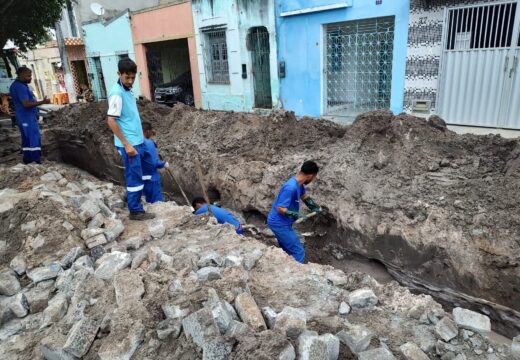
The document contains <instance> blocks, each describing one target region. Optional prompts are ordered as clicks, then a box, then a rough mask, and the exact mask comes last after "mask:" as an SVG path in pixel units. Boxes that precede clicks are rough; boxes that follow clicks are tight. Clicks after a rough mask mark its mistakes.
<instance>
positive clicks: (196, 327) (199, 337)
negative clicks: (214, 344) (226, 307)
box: [182, 308, 220, 348]
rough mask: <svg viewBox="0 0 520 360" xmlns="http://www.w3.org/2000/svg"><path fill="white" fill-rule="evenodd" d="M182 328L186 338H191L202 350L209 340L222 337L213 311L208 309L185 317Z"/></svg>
mask: <svg viewBox="0 0 520 360" xmlns="http://www.w3.org/2000/svg"><path fill="white" fill-rule="evenodd" d="M182 328H183V330H184V333H185V334H186V337H188V338H191V339H192V340H193V342H194V343H195V344H197V346H199V347H201V348H202V347H203V346H204V344H205V343H206V341H208V339H210V338H213V337H215V336H219V335H220V331H219V329H218V326H217V324H216V323H215V321H214V320H213V314H212V313H211V310H209V309H206V308H203V309H201V310H199V311H197V312H195V313H193V314H191V315H189V316H187V317H185V318H184V319H183V320H182Z"/></svg>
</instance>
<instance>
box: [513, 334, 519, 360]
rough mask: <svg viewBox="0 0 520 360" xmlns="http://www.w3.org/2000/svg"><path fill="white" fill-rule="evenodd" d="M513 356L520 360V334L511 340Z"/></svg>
mask: <svg viewBox="0 0 520 360" xmlns="http://www.w3.org/2000/svg"><path fill="white" fill-rule="evenodd" d="M511 356H512V357H513V358H514V359H517V360H520V335H519V336H517V337H515V338H513V341H512V342H511Z"/></svg>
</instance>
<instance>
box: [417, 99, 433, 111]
mask: <svg viewBox="0 0 520 360" xmlns="http://www.w3.org/2000/svg"><path fill="white" fill-rule="evenodd" d="M431 107H432V102H431V100H419V99H414V100H413V104H412V112H420V113H429V112H430V110H431Z"/></svg>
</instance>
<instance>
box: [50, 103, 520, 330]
mask: <svg viewBox="0 0 520 360" xmlns="http://www.w3.org/2000/svg"><path fill="white" fill-rule="evenodd" d="M105 106H106V104H103V103H98V104H89V105H80V106H73V107H69V108H67V109H64V110H62V111H61V112H57V113H56V114H55V116H54V118H53V119H51V121H50V128H49V130H48V131H49V132H48V134H47V142H48V143H49V144H50V145H49V148H50V149H51V155H52V156H54V157H55V158H56V159H59V158H60V157H61V160H64V161H66V162H70V163H72V164H75V165H77V166H80V167H82V168H83V169H86V170H88V171H90V172H92V173H94V174H96V175H97V176H102V177H104V178H106V179H116V178H117V179H121V173H120V168H118V167H117V164H118V161H119V160H118V159H117V155H116V154H115V151H114V148H113V146H112V144H111V142H112V140H111V139H112V138H111V135H110V133H109V131H108V129H107V128H106V126H105V122H104V119H103V118H104V107H105ZM139 107H140V110H141V114H142V119H143V121H144V120H146V121H150V122H151V123H152V124H153V126H154V128H155V131H156V135H155V140H156V142H157V144H158V147H159V151H160V153H161V154H162V156H163V157H164V158H165V159H167V160H168V161H169V162H170V163H172V164H173V166H174V167H173V171H174V172H175V173H176V175H177V177H178V178H179V180H180V182H181V184H182V186H183V187H184V188H185V190H186V191H187V192H188V193H189V194H190V195H195V194H199V193H200V189H199V186H198V183H197V181H194V179H196V174H195V170H194V166H193V159H194V158H199V159H200V160H201V163H202V165H203V168H204V169H203V171H204V173H205V176H206V178H207V182H208V186H209V192H210V194H211V195H212V197H213V198H214V199H219V200H221V202H222V203H223V204H224V205H225V206H228V207H231V208H233V209H235V210H237V211H241V212H243V213H244V214H245V215H246V217H247V216H250V219H252V217H251V216H253V215H254V216H253V217H255V218H257V219H259V218H260V219H261V218H262V217H265V216H266V215H267V213H268V211H269V210H270V206H271V204H272V201H273V199H274V196H275V195H276V191H277V189H278V188H279V187H280V185H281V184H282V183H283V182H284V181H285V180H286V179H287V178H289V177H290V176H291V175H292V174H294V173H295V172H296V171H297V169H298V167H299V165H300V164H301V163H302V162H303V161H304V160H307V159H313V160H315V161H317V162H318V164H319V165H320V166H321V169H322V170H321V171H320V174H319V177H318V179H317V180H316V181H315V182H314V183H313V184H312V185H311V186H310V187H309V192H310V193H311V194H312V195H313V196H314V197H315V198H316V200H317V202H318V203H319V204H321V205H323V206H324V207H326V209H327V212H326V215H324V216H322V217H320V218H317V219H316V220H314V222H313V223H312V224H309V225H306V226H307V227H308V228H307V227H304V230H309V229H312V230H316V233H317V234H319V235H321V237H319V239H320V240H319V242H315V241H308V242H307V244H306V246H307V249H308V252H309V257H310V258H311V259H312V260H313V261H320V262H326V261H327V257H328V256H329V257H330V256H332V255H333V254H338V253H341V252H344V253H346V252H354V253H357V254H361V255H363V256H366V257H368V258H371V259H377V260H378V261H381V262H382V263H384V264H385V266H387V267H388V269H389V270H390V271H392V273H393V275H394V276H395V277H396V278H397V279H399V281H401V282H402V283H404V284H407V285H409V286H412V287H414V288H416V289H419V290H420V291H424V292H429V293H432V294H433V295H435V296H437V298H439V299H443V300H446V301H448V302H449V303H451V304H456V303H463V304H465V305H467V306H470V307H471V306H472V307H473V308H474V309H485V311H487V312H488V313H489V314H490V315H491V316H492V317H493V318H495V319H497V320H500V319H501V320H504V321H503V323H504V327H503V328H502V329H501V331H502V332H503V333H506V334H509V335H515V334H517V333H518V332H519V331H520V327H519V325H518V323H519V322H518V321H519V320H520V313H519V311H520V303H518V301H516V294H517V293H518V289H520V241H519V240H518V239H520V226H519V225H520V216H519V215H520V213H519V212H520V211H519V210H520V207H519V206H518V204H519V203H520V193H519V192H518V191H516V190H517V189H518V187H519V185H520V156H519V155H520V146H519V142H518V140H507V139H503V138H501V137H499V136H492V135H489V136H474V135H464V136H461V135H457V134H455V133H453V132H451V131H448V130H447V129H446V127H445V125H444V124H443V121H442V120H441V119H438V118H433V119H431V121H429V122H427V121H425V120H423V119H420V118H416V117H412V116H408V115H404V114H403V115H399V116H394V115H392V114H391V113H390V112H386V111H377V112H371V113H366V114H363V115H361V116H359V117H358V118H357V119H356V121H355V122H354V123H353V125H351V126H346V127H342V126H339V125H336V124H334V123H331V122H328V121H324V120H317V119H308V118H304V119H301V120H297V119H296V118H295V117H294V115H293V114H291V113H287V112H274V113H272V114H271V115H269V116H266V117H263V116H259V115H256V114H243V113H233V112H215V111H200V110H196V109H193V108H189V107H186V106H182V105H178V106H175V107H174V108H173V109H171V110H170V109H168V108H165V107H162V106H159V105H156V104H153V103H146V102H143V103H140V104H139ZM71 143H72V144H74V147H77V148H81V149H87V153H88V156H85V157H84V158H82V159H81V161H78V160H77V159H75V157H77V156H79V155H77V153H76V152H75V151H73V150H74V149H71V148H70V147H71V145H70V144H71ZM52 144H59V145H58V147H56V145H52ZM64 148H66V149H67V152H66V153H64V151H63V149H64ZM93 159H95V161H93ZM93 168H95V169H93ZM115 170H118V171H119V172H116V171H115ZM118 175H119V177H117V176H118ZM163 180H164V183H165V186H166V189H167V190H168V191H172V189H175V191H177V189H176V188H175V187H173V185H172V184H171V182H170V181H169V178H166V177H165V178H164V179H163ZM508 319H511V321H508Z"/></svg>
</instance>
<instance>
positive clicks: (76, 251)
mask: <svg viewBox="0 0 520 360" xmlns="http://www.w3.org/2000/svg"><path fill="white" fill-rule="evenodd" d="M84 255H85V251H84V250H83V248H81V247H79V246H77V247H74V248H72V249H70V250H69V252H68V253H67V254H66V255H65V256H63V257H62V258H61V260H60V264H61V266H62V267H63V268H64V269H68V268H70V267H71V266H72V264H73V263H74V262H75V261H76V260H77V259H78V258H79V257H81V256H84Z"/></svg>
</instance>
